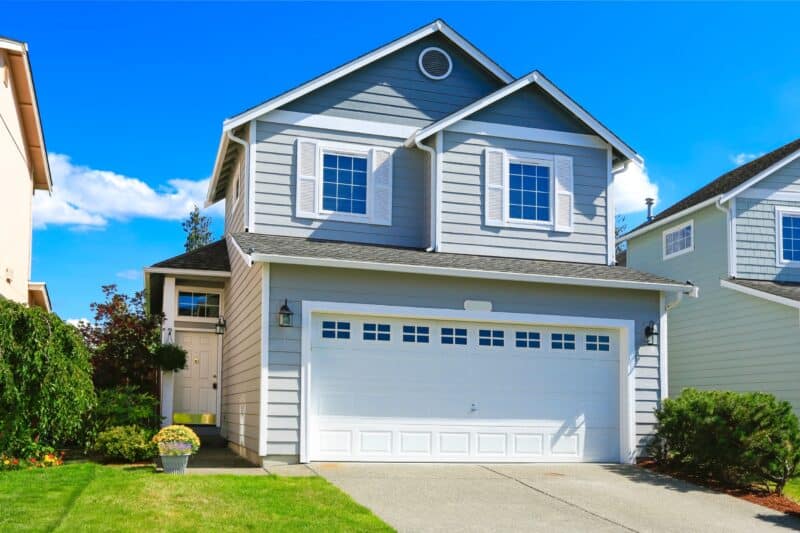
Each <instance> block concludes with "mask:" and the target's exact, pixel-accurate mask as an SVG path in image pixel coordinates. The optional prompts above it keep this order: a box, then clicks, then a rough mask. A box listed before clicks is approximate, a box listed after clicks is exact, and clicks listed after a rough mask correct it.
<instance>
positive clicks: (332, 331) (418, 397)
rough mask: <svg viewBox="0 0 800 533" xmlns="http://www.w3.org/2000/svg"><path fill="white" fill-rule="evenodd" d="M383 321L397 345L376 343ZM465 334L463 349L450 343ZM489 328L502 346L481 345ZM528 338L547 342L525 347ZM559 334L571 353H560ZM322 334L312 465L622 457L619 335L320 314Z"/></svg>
mask: <svg viewBox="0 0 800 533" xmlns="http://www.w3.org/2000/svg"><path fill="white" fill-rule="evenodd" d="M364 324H376V326H369V329H368V328H367V327H364ZM378 324H379V325H381V327H384V328H388V330H387V329H384V330H383V331H385V332H386V333H387V334H386V336H385V338H389V340H383V341H377V340H372V339H375V338H376V335H375V333H377V330H376V328H377V325H378ZM326 325H327V327H326ZM342 325H344V326H346V327H345V328H344V330H343V331H345V332H346V335H341V332H340V331H338V328H340V327H341V326H342ZM404 326H408V328H407V329H406V331H405V332H404ZM409 328H410V329H409ZM415 328H427V330H418V329H415ZM455 330H458V335H459V336H461V337H462V339H463V342H462V344H455V343H454V344H443V340H444V337H445V333H447V334H448V335H450V336H451V337H452V336H453V333H454V332H455ZM323 331H327V333H326V334H323ZM486 331H491V332H494V331H501V332H502V338H501V342H502V346H499V345H491V346H481V345H480V344H479V341H480V339H481V335H482V333H485V332H486ZM520 331H522V332H526V335H527V334H528V333H530V332H534V333H535V334H536V335H535V336H530V337H526V338H525V339H526V343H527V341H528V340H531V339H535V340H536V341H537V343H538V344H537V345H536V346H534V343H533V342H531V343H530V344H525V345H524V346H518V344H517V342H516V341H517V340H518V339H517V332H520ZM368 333H369V334H371V336H370V338H369V339H368V338H367V337H368V336H369V335H367V334H368ZM423 333H424V335H423V336H425V337H427V340H428V342H426V343H425V342H404V340H403V339H404V334H407V335H406V337H407V338H410V339H411V340H412V341H416V340H418V339H419V337H420V335H422V334H423ZM463 333H466V335H463ZM554 333H556V334H560V335H562V337H561V340H562V341H563V340H564V339H565V337H563V336H564V335H567V336H572V337H571V342H572V346H570V348H571V349H554V348H553V345H552V344H551V338H552V340H553V341H554V340H555V339H556V337H555V336H552V335H553V334H554ZM311 335H312V351H311V368H312V373H311V375H312V376H313V380H312V382H311V391H310V405H309V414H310V416H311V418H310V423H309V451H310V452H309V455H310V457H309V458H310V459H311V460H345V461H346V460H356V461H370V460H376V461H377V460H383V461H386V460H391V461H448V460H453V461H481V460H492V461H568V462H571V461H616V460H617V459H618V458H619V384H618V382H619V359H618V358H619V349H618V344H617V336H616V333H615V332H613V331H609V330H606V331H603V330H599V331H593V330H588V329H587V330H583V329H579V328H552V327H541V326H537V325H529V324H473V323H465V322H457V321H456V322H448V321H436V320H411V319H386V318H373V317H368V316H342V315H336V316H334V315H318V316H317V315H314V316H313V319H312V333H311ZM496 335H497V334H495V337H496ZM551 336H552V337H551ZM484 337H485V335H484ZM590 339H591V340H592V341H593V344H592V345H593V347H594V348H595V349H594V350H590V349H589V348H590V343H589V340H590ZM493 340H495V341H496V340H497V338H494V339H493ZM600 341H602V342H600ZM490 342H491V340H490ZM562 347H563V344H562Z"/></svg>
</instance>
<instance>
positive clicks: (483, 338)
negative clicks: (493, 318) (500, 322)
mask: <svg viewBox="0 0 800 533" xmlns="http://www.w3.org/2000/svg"><path fill="white" fill-rule="evenodd" d="M478 344H479V345H480V346H503V345H505V333H504V332H503V330H501V329H481V330H478Z"/></svg>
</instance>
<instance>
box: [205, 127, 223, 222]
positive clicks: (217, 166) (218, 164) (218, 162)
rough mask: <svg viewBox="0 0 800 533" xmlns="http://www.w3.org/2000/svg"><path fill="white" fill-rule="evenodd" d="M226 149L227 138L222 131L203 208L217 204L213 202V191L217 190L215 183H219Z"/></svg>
mask: <svg viewBox="0 0 800 533" xmlns="http://www.w3.org/2000/svg"><path fill="white" fill-rule="evenodd" d="M227 148H228V136H227V135H226V134H225V130H222V133H221V134H220V139H219V146H218V147H217V157H216V158H215V159H214V170H213V171H212V172H211V181H210V182H209V184H208V192H207V193H206V203H205V207H208V206H210V205H212V204H215V203H217V202H216V201H215V200H214V198H213V197H214V191H216V190H217V182H218V181H219V171H220V170H221V168H222V160H223V159H224V158H225V151H226V150H227Z"/></svg>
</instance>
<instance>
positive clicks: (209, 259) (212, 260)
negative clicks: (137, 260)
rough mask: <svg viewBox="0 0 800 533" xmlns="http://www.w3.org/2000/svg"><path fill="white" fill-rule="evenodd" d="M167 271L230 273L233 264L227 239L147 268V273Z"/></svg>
mask: <svg viewBox="0 0 800 533" xmlns="http://www.w3.org/2000/svg"><path fill="white" fill-rule="evenodd" d="M167 269H172V270H210V271H214V272H230V270H231V264H230V261H229V260H228V245H227V243H226V242H225V239H220V240H218V241H216V242H212V243H211V244H207V245H205V246H202V247H200V248H197V249H196V250H192V251H191V252H186V253H184V254H180V255H176V256H175V257H170V258H169V259H165V260H164V261H159V262H158V263H156V264H154V265H153V266H151V267H148V268H146V269H145V271H150V272H155V271H160V270H167Z"/></svg>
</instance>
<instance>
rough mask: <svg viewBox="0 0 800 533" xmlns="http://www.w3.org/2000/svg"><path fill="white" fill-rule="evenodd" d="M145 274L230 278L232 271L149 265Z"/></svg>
mask: <svg viewBox="0 0 800 533" xmlns="http://www.w3.org/2000/svg"><path fill="white" fill-rule="evenodd" d="M144 272H145V274H166V275H169V276H203V277H207V278H229V277H231V273H230V272H227V271H223V270H197V269H191V268H166V267H148V268H145V269H144Z"/></svg>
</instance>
